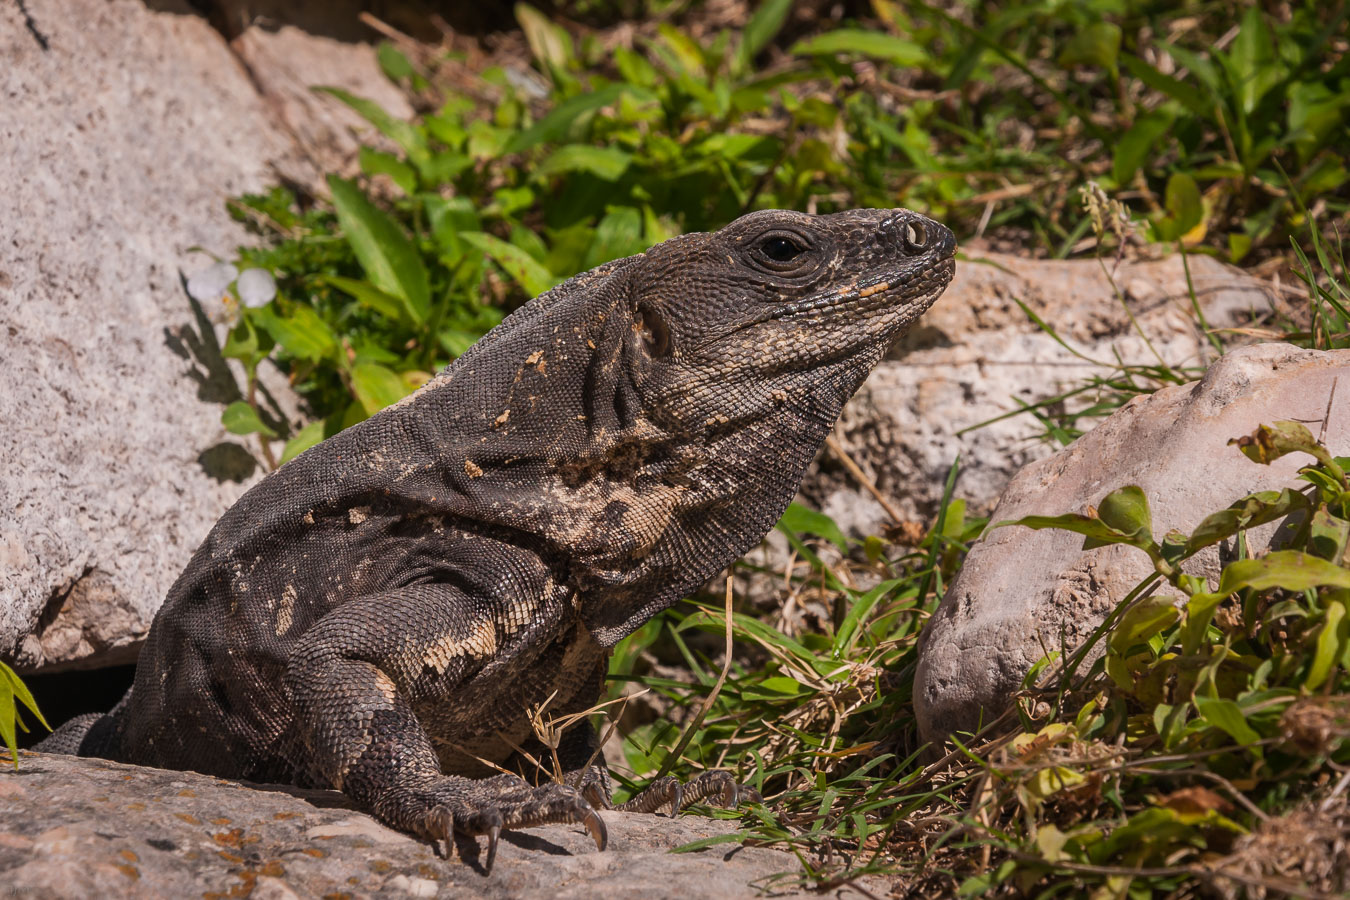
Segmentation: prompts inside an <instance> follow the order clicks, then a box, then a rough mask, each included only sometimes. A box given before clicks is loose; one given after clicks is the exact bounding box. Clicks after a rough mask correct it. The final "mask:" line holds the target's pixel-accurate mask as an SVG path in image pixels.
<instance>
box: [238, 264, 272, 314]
mask: <svg viewBox="0 0 1350 900" xmlns="http://www.w3.org/2000/svg"><path fill="white" fill-rule="evenodd" d="M235 290H237V291H238V292H239V302H240V303H242V304H244V305H245V306H248V307H251V308H256V307H259V306H266V305H267V304H268V303H271V302H272V298H273V297H275V296H276V295H277V282H276V279H275V278H273V277H272V273H271V272H269V271H267V270H266V269H245V270H244V271H243V272H242V273H240V275H239V282H238V283H237V284H236V285H235Z"/></svg>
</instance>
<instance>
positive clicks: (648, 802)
mask: <svg viewBox="0 0 1350 900" xmlns="http://www.w3.org/2000/svg"><path fill="white" fill-rule="evenodd" d="M954 252H955V240H954V238H953V236H952V233H951V232H950V231H948V230H947V229H946V228H945V227H943V226H942V225H940V224H938V223H936V222H934V221H932V220H930V219H927V218H924V217H923V216H920V215H918V214H916V213H913V212H909V211H907V210H902V209H892V210H852V211H849V212H841V213H837V214H834V215H823V216H810V215H804V214H800V213H795V212H785V211H779V210H768V211H762V212H756V213H751V214H749V215H746V216H743V217H742V218H740V219H737V220H736V221H735V222H733V223H731V224H730V225H728V226H727V227H725V228H723V229H722V230H720V231H717V232H714V233H710V234H687V235H684V236H682V237H677V238H673V239H671V240H668V241H666V242H664V243H662V244H658V245H657V246H655V247H653V248H652V249H650V250H648V251H647V252H646V253H643V254H639V255H637V256H633V257H629V258H627V259H621V260H618V261H616V262H611V263H608V264H606V265H603V266H600V267H599V268H597V269H594V270H592V271H590V272H586V273H584V274H581V275H578V276H576V277H574V278H572V279H571V280H569V281H566V282H564V283H563V284H561V285H560V286H558V287H556V288H554V289H553V290H551V291H548V292H547V293H545V294H542V295H540V296H539V297H537V298H535V299H534V300H532V301H530V302H529V303H526V304H525V305H524V306H522V307H521V308H520V309H518V310H516V311H515V312H514V313H512V314H511V315H509V316H507V317H506V318H505V320H503V322H502V323H501V324H500V325H499V326H498V327H497V328H495V329H493V330H492V331H491V332H489V333H488V334H487V335H486V336H485V337H484V338H483V339H482V340H480V341H479V342H478V343H477V344H476V345H475V346H474V347H473V348H471V349H470V350H469V351H468V352H467V353H465V354H464V355H463V356H461V357H460V358H459V359H457V360H456V361H455V362H454V363H452V364H451V365H450V366H449V367H447V368H446V369H445V370H444V371H443V372H441V373H440V374H439V375H438V376H437V377H436V378H434V379H433V380H432V381H431V382H429V383H428V384H427V385H426V386H424V387H423V388H422V389H421V390H419V391H417V392H416V393H414V394H412V395H411V396H409V397H407V398H406V399H404V400H403V401H401V402H399V403H397V404H395V405H394V406H392V407H389V408H388V409H385V410H383V411H382V412H379V413H377V414H376V415H374V416H371V417H370V418H369V419H367V420H366V421H364V422H361V423H360V424H357V425H354V426H352V427H350V428H348V429H347V430H345V431H343V432H341V433H340V434H337V435H335V436H333V437H331V438H329V439H328V440H326V441H324V442H322V443H321V444H319V445H317V446H315V447H313V448H312V449H310V450H307V451H306V452H304V453H303V454H301V455H300V456H298V457H297V458H296V459H294V460H292V461H291V462H288V463H287V464H285V465H283V466H282V467H281V468H280V469H278V470H277V471H276V472H274V473H272V474H271V475H269V476H268V477H267V478H265V479H263V480H262V481H261V482H259V483H258V484H257V485H255V486H254V487H253V488H252V489H251V490H249V491H248V492H247V493H246V494H245V495H244V496H243V497H242V498H240V500H239V501H238V502H237V503H235V504H234V506H233V507H232V508H230V510H229V511H228V512H226V513H225V515H224V516H223V517H222V518H221V519H220V521H219V522H218V523H217V524H216V526H215V527H214V528H213V529H212V531H211V533H210V534H209V535H208V536H207V538H206V540H205V541H204V542H203V543H202V545H201V547H200V548H198V550H197V551H196V553H195V554H194V555H193V557H192V560H191V561H190V562H189V564H188V566H187V568H186V570H184V572H183V574H182V575H181V576H180V577H179V578H178V580H177V581H176V582H175V583H174V585H173V587H172V588H171V589H170V591H169V594H168V597H167V599H166V600H165V602H164V604H163V606H162V607H161V609H160V610H159V612H158V614H157V615H156V616H155V620H154V623H153V625H152V627H151V629H150V634H149V637H148V639H147V641H146V643H145V646H144V648H143V649H142V651H141V655H140V662H139V665H138V668H137V670H136V679H135V683H134V685H133V686H132V688H131V690H130V691H128V693H127V695H126V697H125V698H123V700H122V702H121V703H120V704H118V706H117V707H116V708H115V709H114V710H113V711H112V712H111V713H109V714H107V715H105V716H102V717H82V718H81V719H77V720H74V721H72V722H70V723H67V725H65V726H63V727H62V728H60V729H58V731H57V733H55V734H53V735H52V736H51V737H50V738H48V739H47V741H46V742H44V744H43V745H41V746H40V747H39V748H38V749H42V750H49V751H55V752H78V753H80V754H82V755H87V756H100V757H106V758H110V759H114V760H120V761H123V762H129V763H137V764H142V765H150V766H160V767H165V768H174V769H190V770H194V771H197V772H203V773H207V774H212V775H218V776H223V777H229V778H240V779H247V780H251V781H258V782H282V783H292V784H299V785H302V786H311V787H331V788H336V789H338V790H340V791H342V792H344V793H345V794H346V795H347V796H348V797H350V798H351V799H352V800H353V801H354V802H355V803H356V804H357V805H358V806H359V807H361V808H363V809H365V810H368V811H370V812H372V813H373V814H374V815H375V816H377V817H378V818H380V819H381V820H383V821H384V822H387V823H388V824H390V825H391V826H394V827H396V828H400V829H404V830H406V831H410V832H413V833H415V834H417V835H419V836H421V837H423V838H425V839H428V840H431V841H433V842H439V841H445V842H446V846H447V852H449V849H448V848H449V847H451V846H452V837H453V833H454V832H460V833H461V834H464V835H470V836H477V835H487V836H488V837H489V841H488V852H487V863H486V866H487V868H489V869H490V868H491V865H492V859H493V857H494V855H495V850H496V845H497V837H498V834H499V832H500V831H501V830H502V829H514V828H521V827H529V826H533V825H541V824H546V823H579V824H582V825H584V826H585V827H586V828H587V829H588V830H589V831H590V833H591V835H592V837H593V838H594V839H595V841H596V844H597V846H598V847H599V848H600V849H604V845H605V826H604V822H603V820H602V819H601V818H600V816H599V815H598V813H597V812H596V810H597V809H600V808H609V807H610V791H609V788H610V785H609V780H608V774H607V772H606V770H605V768H604V764H603V762H602V761H600V762H597V761H595V760H596V756H595V754H594V750H595V746H596V743H597V739H596V735H595V733H594V731H593V729H592V728H591V727H590V726H589V725H586V724H579V725H576V726H574V727H572V728H571V729H570V730H568V731H566V732H564V735H563V739H562V741H561V746H559V747H558V756H559V759H560V761H561V762H562V764H563V768H564V769H565V770H567V778H566V783H561V784H560V783H556V782H552V781H549V780H548V779H547V778H544V779H542V781H543V783H541V784H536V783H532V782H531V781H530V780H527V779H525V778H522V777H519V776H517V775H513V774H499V771H498V770H496V769H493V768H491V767H489V766H488V765H485V764H484V762H483V761H484V760H486V761H489V762H491V763H496V764H501V765H503V766H505V767H507V768H508V769H513V770H517V771H525V772H529V771H530V767H528V766H522V765H521V759H522V756H521V751H524V752H532V753H533V754H534V755H535V756H536V758H548V757H545V756H544V755H543V754H541V753H540V746H539V744H538V743H537V741H536V740H535V739H534V738H533V737H532V734H531V726H530V722H529V711H530V710H531V709H537V708H538V707H540V706H541V705H543V704H545V703H546V702H547V704H548V711H549V712H551V713H552V714H554V715H565V714H569V713H573V712H578V711H581V710H585V709H587V708H589V707H590V706H591V705H592V704H594V703H595V701H596V700H597V698H598V697H599V696H600V694H601V692H602V688H603V684H604V680H605V674H606V664H607V660H608V655H609V652H610V648H612V647H613V646H614V645H615V643H617V642H618V641H619V640H620V639H621V638H623V637H624V636H625V635H627V634H630V633H631V632H632V631H633V630H634V629H636V628H637V627H638V626H639V625H641V624H642V623H643V622H645V621H647V620H648V619H649V618H651V617H652V616H653V615H654V614H656V613H657V612H659V611H660V610H663V609H665V608H667V607H669V606H670V605H672V604H673V603H675V602H676V601H677V600H679V599H680V598H681V597H683V596H685V595H686V594H687V593H688V592H689V591H691V590H692V589H694V588H697V587H698V586H699V585H700V584H702V583H703V582H705V581H706V580H707V579H709V578H710V577H711V576H713V575H715V574H716V573H717V572H718V571H720V570H721V569H723V568H725V567H726V566H727V565H729V564H730V563H732V562H733V561H734V560H735V559H736V558H737V557H739V556H740V555H741V554H742V553H744V552H745V551H746V550H747V549H749V548H750V547H751V546H752V545H754V544H755V543H756V542H757V541H759V540H760V539H761V538H762V537H763V536H764V534H765V533H766V532H767V531H768V530H769V529H770V528H771V527H772V526H773V524H774V522H775V521H776V520H777V519H778V517H779V515H781V514H782V512H783V510H784V508H786V506H787V504H788V502H789V501H790V500H791V499H792V497H793V495H794V493H795V492H796V490H797V486H798V483H799V482H800V481H801V478H802V475H803V473H804V472H805V470H806V467H807V465H808V464H809V463H810V461H811V459H812V457H813V456H814V455H815V454H816V452H817V450H818V449H819V448H820V446H821V444H822V443H823V441H824V440H825V437H826V436H827V434H828V432H829V430H830V428H831V427H832V426H833V424H834V422H835V420H836V419H837V418H838V416H839V413H840V411H841V409H842V407H843V405H844V403H845V401H847V400H848V398H849V397H850V396H851V395H852V394H853V392H854V391H855V390H856V389H857V388H858V386H859V385H860V384H861V383H862V381H863V379H864V378H865V377H866V376H867V374H868V372H870V371H871V369H872V367H873V366H874V365H875V364H876V363H877V361H878V360H880V359H881V358H882V356H883V355H884V354H885V353H886V351H887V349H888V348H889V347H890V346H891V344H892V343H893V341H894V340H895V339H896V338H897V337H898V336H899V335H900V334H901V333H903V332H904V331H905V330H906V329H907V328H908V327H909V326H910V325H912V324H913V323H914V321H915V320H917V319H918V318H919V316H920V315H921V314H922V313H923V312H924V311H925V310H926V309H927V308H928V307H929V306H930V305H931V304H932V303H933V301H934V300H936V299H937V297H938V295H939V294H941V293H942V291H943V289H944V288H945V287H946V286H947V283H948V282H949V281H950V280H951V277H952V274H953V271H954V261H953V255H954ZM536 780H538V778H537V772H536ZM737 793H738V791H737V786H736V785H735V784H734V782H733V781H732V779H731V776H730V775H729V774H727V773H724V772H722V773H709V774H708V775H705V776H703V777H700V778H699V779H696V780H695V781H694V782H691V783H690V784H688V785H685V786H683V788H681V786H680V785H679V784H678V783H677V782H675V780H674V779H669V778H667V779H662V780H659V781H658V782H656V783H654V784H653V785H651V786H650V787H649V788H648V789H647V790H646V791H644V792H643V793H642V794H640V795H638V797H636V798H635V799H634V800H633V801H632V802H630V803H629V804H625V806H624V807H622V808H627V809H636V810H640V811H646V812H653V811H656V810H657V809H660V808H663V807H664V806H665V805H666V804H669V805H670V807H671V809H672V811H678V809H679V808H680V806H681V804H682V802H687V801H690V800H693V799H698V798H700V797H703V796H713V795H716V796H718V797H720V798H721V799H722V800H723V802H729V803H734V802H735V800H736V795H737Z"/></svg>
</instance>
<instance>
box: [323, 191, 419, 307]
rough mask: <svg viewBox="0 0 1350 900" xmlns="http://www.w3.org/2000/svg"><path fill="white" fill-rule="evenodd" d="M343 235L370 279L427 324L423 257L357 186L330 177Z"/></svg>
mask: <svg viewBox="0 0 1350 900" xmlns="http://www.w3.org/2000/svg"><path fill="white" fill-rule="evenodd" d="M328 188H329V190H331V191H332V192H333V205H334V206H335V207H336V208H337V214H338V222H339V224H341V226H342V233H343V234H344V235H345V236H346V238H347V242H348V243H349V244H351V247H352V251H353V252H354V253H355V254H356V258H357V259H358V260H360V261H361V268H363V269H365V271H366V277H367V278H369V279H370V281H371V283H373V284H374V285H375V286H376V287H377V288H379V289H380V290H382V291H384V292H385V293H386V294H392V295H393V296H395V297H398V298H399V299H400V300H402V301H403V303H404V305H405V307H406V308H407V311H408V316H409V318H411V319H412V320H413V321H414V322H416V323H417V324H419V325H420V324H422V323H423V322H425V321H426V318H427V311H428V310H429V309H430V307H431V288H430V287H429V286H428V283H427V270H426V268H425V267H424V266H423V265H422V257H421V254H419V253H418V252H417V248H416V247H414V246H413V243H412V241H411V240H409V239H408V236H407V235H406V234H405V233H404V232H403V229H402V227H400V226H399V224H398V223H397V222H395V221H394V220H393V219H392V218H390V217H389V215H388V213H386V212H384V210H382V209H380V208H379V207H378V206H376V205H375V204H373V203H371V202H370V200H369V199H368V198H367V197H366V195H365V194H364V193H363V192H362V191H361V189H360V188H359V187H357V186H356V184H355V183H353V182H350V181H347V180H345V179H342V178H338V177H337V176H336V175H329V176H328Z"/></svg>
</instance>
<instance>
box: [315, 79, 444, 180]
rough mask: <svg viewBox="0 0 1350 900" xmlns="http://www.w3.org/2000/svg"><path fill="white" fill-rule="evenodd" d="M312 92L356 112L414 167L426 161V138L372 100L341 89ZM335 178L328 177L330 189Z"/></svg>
mask: <svg viewBox="0 0 1350 900" xmlns="http://www.w3.org/2000/svg"><path fill="white" fill-rule="evenodd" d="M314 90H315V91H317V92H318V93H320V94H328V95H329V96H331V97H336V98H337V99H338V100H341V101H342V102H343V103H345V104H347V105H348V106H350V107H351V108H352V109H354V110H356V112H357V113H358V114H359V115H360V116H361V117H362V118H363V119H365V120H366V121H367V122H369V123H370V124H372V125H374V126H375V127H376V128H377V129H379V131H380V133H381V134H383V135H384V136H385V137H387V138H389V139H390V140H391V141H393V142H394V143H396V144H398V145H399V146H400V147H402V148H403V152H404V153H406V154H408V159H410V160H411V161H412V162H413V164H414V165H416V164H417V163H419V162H420V161H422V160H425V159H426V157H427V154H428V152H429V151H428V150H427V141H426V138H425V137H423V136H422V133H421V132H420V131H418V130H417V126H415V125H413V124H412V123H411V122H405V121H404V120H402V119H400V118H398V117H397V116H393V115H390V114H389V112H388V111H386V110H385V108H384V107H383V106H380V104H378V103H376V102H375V101H374V100H367V99H366V98H364V97H358V96H356V95H355V94H353V93H351V92H350V91H344V90H342V88H335V87H316V88H314ZM335 177H336V176H334V175H329V176H328V183H329V186H330V187H331V186H332V183H333V179H334V178H335Z"/></svg>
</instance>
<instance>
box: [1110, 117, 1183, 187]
mask: <svg viewBox="0 0 1350 900" xmlns="http://www.w3.org/2000/svg"><path fill="white" fill-rule="evenodd" d="M1173 121H1174V120H1173V117H1172V116H1171V115H1169V114H1167V113H1166V112H1160V111H1155V112H1146V113H1144V114H1143V115H1141V116H1139V118H1137V119H1135V122H1134V124H1133V125H1131V126H1130V129H1129V130H1128V131H1126V132H1125V133H1124V134H1123V135H1121V136H1120V139H1119V140H1118V141H1116V149H1115V152H1114V154H1113V155H1112V159H1111V177H1112V178H1114V179H1115V181H1116V184H1117V185H1120V186H1121V187H1124V186H1125V185H1127V184H1128V183H1129V182H1130V180H1131V179H1132V178H1134V173H1135V172H1137V171H1139V167H1140V166H1141V165H1142V164H1143V162H1144V160H1145V159H1146V158H1148V156H1149V154H1150V153H1151V152H1152V151H1153V145H1154V144H1156V143H1157V141H1158V139H1159V138H1160V137H1162V136H1163V135H1164V134H1166V133H1167V131H1168V129H1170V128H1171V127H1172V122H1173Z"/></svg>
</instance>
